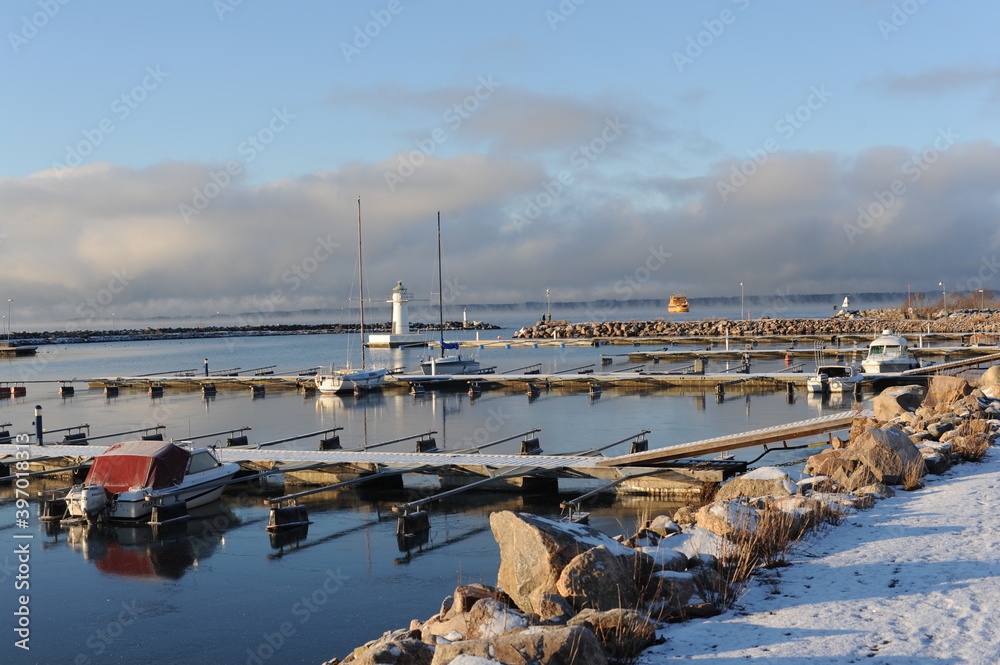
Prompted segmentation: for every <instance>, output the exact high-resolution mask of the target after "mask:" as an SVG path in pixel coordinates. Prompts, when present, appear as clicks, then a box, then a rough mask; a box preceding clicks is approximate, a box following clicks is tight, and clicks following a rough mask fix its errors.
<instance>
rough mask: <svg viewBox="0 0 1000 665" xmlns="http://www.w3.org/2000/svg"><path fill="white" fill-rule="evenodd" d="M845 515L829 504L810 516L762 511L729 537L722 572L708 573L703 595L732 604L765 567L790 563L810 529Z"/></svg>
mask: <svg viewBox="0 0 1000 665" xmlns="http://www.w3.org/2000/svg"><path fill="white" fill-rule="evenodd" d="M842 519H843V515H842V514H841V513H840V512H839V511H837V510H835V509H832V508H830V507H828V506H826V505H822V506H821V507H818V509H817V510H816V512H815V513H813V514H812V516H811V517H809V518H803V517H801V516H797V515H795V514H793V513H790V512H786V511H783V510H778V509H774V508H765V509H764V510H762V511H760V513H759V514H758V517H757V522H756V525H755V526H753V527H752V528H743V529H737V530H736V531H735V532H734V534H733V535H732V536H730V537H729V538H727V539H725V540H724V542H723V549H722V552H720V554H721V556H720V559H719V574H718V576H715V577H713V576H706V577H705V578H703V579H702V580H700V583H699V585H698V587H699V588H698V591H699V592H700V593H701V594H702V596H703V597H704V598H705V599H706V600H709V601H711V602H713V603H715V604H716V605H717V606H718V607H720V608H723V607H732V606H733V605H734V604H735V603H736V602H737V601H738V600H739V599H740V598H741V597H742V596H743V594H745V593H746V591H747V589H748V588H749V585H750V583H751V581H752V580H753V579H754V576H755V575H756V574H757V573H758V572H759V571H760V570H762V569H775V568H780V567H783V566H786V565H788V557H789V555H791V553H792V552H794V551H795V549H796V548H797V547H798V546H799V544H800V542H801V540H802V537H803V536H804V535H805V534H806V533H807V532H808V531H809V530H810V529H816V528H819V527H821V526H825V525H836V524H839V523H840V521H841V520H842Z"/></svg>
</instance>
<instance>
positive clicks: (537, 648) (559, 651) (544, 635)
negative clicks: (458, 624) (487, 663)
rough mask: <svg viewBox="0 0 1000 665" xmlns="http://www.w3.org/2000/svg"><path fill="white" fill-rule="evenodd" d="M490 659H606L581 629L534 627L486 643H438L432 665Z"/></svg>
mask: <svg viewBox="0 0 1000 665" xmlns="http://www.w3.org/2000/svg"><path fill="white" fill-rule="evenodd" d="M462 655H466V656H477V657H479V658H490V659H492V660H497V661H500V662H501V663H545V665H607V662H608V659H607V657H606V656H605V655H604V652H603V651H602V650H601V644H600V642H598V641H597V637H595V636H594V634H593V633H592V632H590V631H589V630H588V629H586V628H584V627H582V626H567V627H561V628H544V627H541V626H536V627H533V628H528V629H526V630H522V631H520V632H518V633H512V634H507V635H502V636H500V637H496V638H493V639H489V640H484V639H479V640H463V641H461V642H454V643H452V644H439V645H438V646H437V647H436V648H435V650H434V660H433V661H431V663H432V665H448V663H451V662H452V661H453V660H454V659H455V658H458V657H459V656H462Z"/></svg>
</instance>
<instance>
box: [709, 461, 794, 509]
mask: <svg viewBox="0 0 1000 665" xmlns="http://www.w3.org/2000/svg"><path fill="white" fill-rule="evenodd" d="M798 489H799V488H798V486H797V485H796V484H795V482H794V481H793V480H792V478H791V476H789V475H788V474H787V473H785V472H784V471H782V470H781V469H779V468H778V467H775V466H762V467H760V468H759V469H754V470H753V471H750V472H748V473H745V474H743V475H742V476H739V477H737V478H733V479H732V480H730V481H729V482H728V483H726V484H725V485H723V486H722V487H720V488H719V491H718V492H717V493H716V495H715V499H716V501H724V500H726V499H735V498H737V497H741V496H745V497H749V498H753V497H758V496H792V495H794V494H796V493H797V492H798Z"/></svg>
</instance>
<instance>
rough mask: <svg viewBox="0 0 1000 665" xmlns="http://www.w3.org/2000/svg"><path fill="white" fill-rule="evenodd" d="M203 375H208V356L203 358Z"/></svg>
mask: <svg viewBox="0 0 1000 665" xmlns="http://www.w3.org/2000/svg"><path fill="white" fill-rule="evenodd" d="M205 376H208V358H205Z"/></svg>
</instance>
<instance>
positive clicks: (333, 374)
mask: <svg viewBox="0 0 1000 665" xmlns="http://www.w3.org/2000/svg"><path fill="white" fill-rule="evenodd" d="M364 284H365V273H364V257H363V255H362V253H361V197H358V296H359V298H358V299H359V301H360V303H361V308H360V311H361V369H351V368H350V367H346V368H343V369H334V368H333V367H332V366H331V367H330V372H329V373H328V374H322V373H320V374H317V375H316V378H315V379H314V380H315V382H316V389H317V390H319V391H320V392H321V393H323V394H324V395H332V394H336V393H347V392H364V391H368V390H380V389H381V388H382V382H383V381H384V380H385V375H386V374H388V372H389V370H387V369H385V368H383V367H379V368H369V367H368V366H367V364H366V362H365V291H364Z"/></svg>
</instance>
